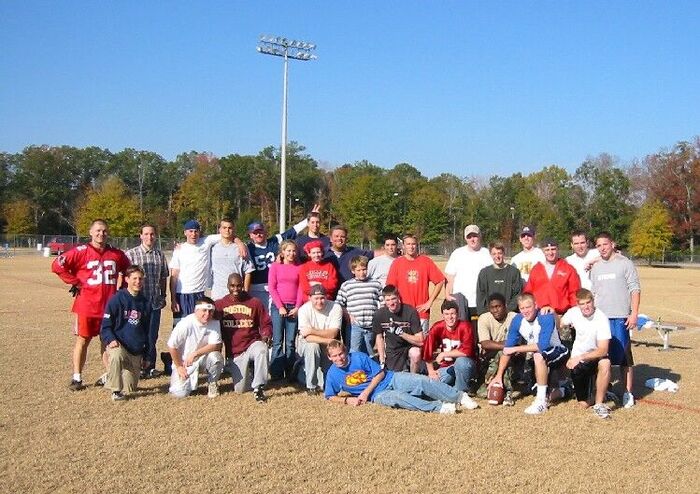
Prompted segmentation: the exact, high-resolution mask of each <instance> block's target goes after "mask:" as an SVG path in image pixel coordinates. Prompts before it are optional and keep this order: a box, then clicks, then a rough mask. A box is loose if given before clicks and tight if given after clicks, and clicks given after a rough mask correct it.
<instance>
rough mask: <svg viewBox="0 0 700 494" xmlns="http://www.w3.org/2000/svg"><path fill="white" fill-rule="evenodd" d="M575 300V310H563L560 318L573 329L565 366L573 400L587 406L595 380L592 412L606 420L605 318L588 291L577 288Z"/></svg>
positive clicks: (607, 365) (607, 341) (607, 366)
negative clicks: (574, 396) (573, 332)
mask: <svg viewBox="0 0 700 494" xmlns="http://www.w3.org/2000/svg"><path fill="white" fill-rule="evenodd" d="M576 300H577V307H572V308H571V309H569V310H568V311H566V313H565V314H564V315H563V316H562V318H561V324H562V326H568V325H570V326H573V327H574V329H576V339H575V340H574V346H573V348H572V349H571V358H570V359H569V360H568V361H567V362H566V367H567V368H569V369H570V370H571V379H572V381H573V382H574V392H575V393H576V400H578V403H579V405H581V407H583V408H588V407H589V406H591V403H590V398H591V394H592V393H591V391H592V389H591V387H592V384H593V380H594V379H595V388H596V389H595V405H593V413H595V414H596V416H598V417H600V418H601V419H606V418H608V417H609V416H610V409H609V408H608V407H607V405H606V404H605V403H604V401H605V392H606V391H607V390H608V385H609V384H610V358H608V349H609V346H610V339H611V338H612V336H611V332H610V324H609V320H608V316H606V315H605V314H603V312H602V311H601V310H600V309H596V307H595V304H594V302H593V294H592V293H591V292H590V291H589V290H586V289H585V288H581V289H580V290H579V291H577V292H576Z"/></svg>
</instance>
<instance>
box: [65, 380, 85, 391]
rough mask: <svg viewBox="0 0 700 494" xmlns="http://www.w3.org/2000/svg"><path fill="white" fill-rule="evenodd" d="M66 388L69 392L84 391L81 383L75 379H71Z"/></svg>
mask: <svg viewBox="0 0 700 494" xmlns="http://www.w3.org/2000/svg"><path fill="white" fill-rule="evenodd" d="M68 388H69V389H70V390H71V391H82V390H83V389H85V386H83V381H76V380H75V379H73V380H71V382H70V384H69V385H68Z"/></svg>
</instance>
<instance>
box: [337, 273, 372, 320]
mask: <svg viewBox="0 0 700 494" xmlns="http://www.w3.org/2000/svg"><path fill="white" fill-rule="evenodd" d="M381 292H382V284H381V282H379V281H377V280H372V279H369V278H365V279H364V280H358V279H355V278H352V279H349V280H347V281H345V282H343V284H342V285H340V290H338V296H337V297H336V299H335V301H336V302H338V303H339V304H340V305H342V306H343V307H345V308H347V310H348V313H349V314H350V315H351V316H352V317H353V318H354V319H355V324H357V325H358V326H360V327H362V328H371V327H372V317H374V313H375V312H376V311H377V309H378V308H379V297H380V295H381Z"/></svg>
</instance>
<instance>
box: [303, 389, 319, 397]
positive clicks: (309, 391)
mask: <svg viewBox="0 0 700 494" xmlns="http://www.w3.org/2000/svg"><path fill="white" fill-rule="evenodd" d="M320 392H321V391H320V390H319V389H318V388H308V389H307V390H306V394H307V395H309V396H318V394H319V393H320Z"/></svg>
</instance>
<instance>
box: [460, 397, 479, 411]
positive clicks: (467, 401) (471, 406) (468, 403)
mask: <svg viewBox="0 0 700 494" xmlns="http://www.w3.org/2000/svg"><path fill="white" fill-rule="evenodd" d="M459 404H460V405H461V406H462V407H463V408H466V409H467V410H475V409H477V408H479V404H478V403H477V402H475V401H474V400H472V399H471V398H470V397H469V395H468V394H467V393H464V394H462V399H461V400H460V401H459Z"/></svg>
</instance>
